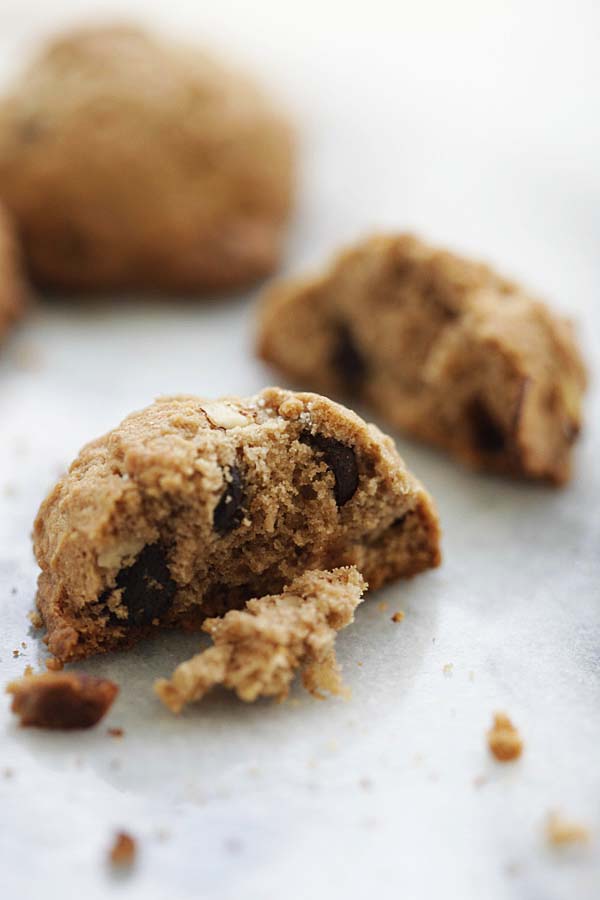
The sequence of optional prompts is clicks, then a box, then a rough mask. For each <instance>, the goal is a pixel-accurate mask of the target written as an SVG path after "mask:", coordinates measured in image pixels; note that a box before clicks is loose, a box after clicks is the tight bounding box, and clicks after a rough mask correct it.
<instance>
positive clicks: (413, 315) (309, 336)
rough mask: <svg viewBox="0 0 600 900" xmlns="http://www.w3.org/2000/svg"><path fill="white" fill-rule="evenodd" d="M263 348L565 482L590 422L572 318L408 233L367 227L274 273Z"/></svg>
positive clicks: (287, 369)
mask: <svg viewBox="0 0 600 900" xmlns="http://www.w3.org/2000/svg"><path fill="white" fill-rule="evenodd" d="M259 354H260V355H261V356H262V358H263V359H265V360H267V361H268V362H270V363H272V364H274V365H275V366H276V367H277V368H278V369H279V371H281V372H283V373H284V374H286V375H287V376H289V377H290V378H291V379H292V380H293V381H294V382H297V383H299V384H301V385H306V386H307V387H308V388H310V389H311V390H315V391H321V392H322V393H327V394H331V395H334V396H335V395H341V396H344V397H347V398H348V397H349V398H351V399H353V400H355V401H357V402H360V403H362V404H364V405H365V406H368V407H369V408H370V409H372V410H374V411H375V412H376V413H377V414H378V415H379V416H380V417H381V419H382V420H385V421H386V422H387V423H388V424H390V425H392V427H395V428H397V429H398V430H399V431H403V432H405V433H407V434H409V435H412V436H413V437H416V438H418V439H419V440H421V441H424V442H426V443H429V444H433V445H436V446H438V447H440V448H443V449H444V450H446V451H448V452H449V453H450V454H452V455H453V456H454V457H456V458H457V459H459V460H461V461H462V462H464V463H466V464H467V465H469V466H471V467H473V468H476V469H483V470H487V471H490V472H496V473H501V474H507V475H513V476H516V477H519V478H532V479H541V480H545V481H549V482H551V483H554V484H563V483H564V482H565V481H567V480H568V479H569V477H570V475H571V457H572V450H573V445H574V443H575V440H576V439H577V437H578V435H579V432H580V429H581V425H582V398H583V392H584V389H585V385H586V372H585V367H584V364H583V361H582V358H581V354H580V352H579V347H578V343H577V340H576V338H575V334H574V331H573V328H572V325H571V323H570V322H569V321H567V320H566V319H563V318H561V317H560V316H558V315H556V314H555V313H554V312H553V311H552V310H550V309H549V308H548V307H547V306H545V305H544V304H543V303H540V302H539V301H538V300H536V299H535V298H534V297H533V296H532V295H531V294H530V293H529V292H528V291H527V290H525V289H524V288H522V287H520V286H519V285H517V284H514V283H513V282H511V281H508V280H507V279H506V278H504V277H503V276H501V275H499V274H497V273H496V272H494V271H493V270H492V269H490V268H489V267H488V266H485V265H482V264H481V263H478V262H474V261H472V260H469V259H465V258H462V257H459V256H455V255H454V254H452V253H448V252H447V251H445V250H441V249H438V248H436V247H432V246H430V245H429V244H427V243H425V242H424V241H421V240H419V239H418V238H415V237H413V236H412V235H410V234H399V235H380V236H374V237H371V238H367V239H366V240H364V241H362V242H359V243H358V244H357V245H355V246H354V247H351V248H349V249H348V250H346V251H345V252H344V253H342V254H341V255H340V256H339V257H338V258H337V259H336V260H335V261H334V262H333V264H332V265H331V267H330V268H329V269H328V270H327V271H326V272H325V273H324V274H323V275H322V276H319V277H316V278H306V279H299V280H296V281H288V282H284V283H282V284H280V285H275V287H274V288H272V289H271V290H270V291H269V292H268V294H267V297H266V299H265V302H264V304H263V308H262V311H261V319H260V324H259Z"/></svg>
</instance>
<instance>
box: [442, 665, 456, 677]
mask: <svg viewBox="0 0 600 900" xmlns="http://www.w3.org/2000/svg"><path fill="white" fill-rule="evenodd" d="M453 670H454V663H446V665H445V666H444V667H443V668H442V672H443V673H444V675H445V676H446V678H452V672H453Z"/></svg>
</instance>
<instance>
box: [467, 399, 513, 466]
mask: <svg viewBox="0 0 600 900" xmlns="http://www.w3.org/2000/svg"><path fill="white" fill-rule="evenodd" d="M467 416H468V419H469V422H470V425H471V431H472V435H473V441H474V443H475V445H476V447H477V449H478V450H479V451H481V453H502V452H503V451H504V450H505V449H506V436H505V434H504V431H503V430H502V428H501V427H500V426H499V425H498V423H497V422H496V421H495V420H494V418H493V417H492V415H491V414H490V412H489V410H488V409H487V407H486V406H485V405H484V404H483V403H482V401H481V400H480V399H479V398H478V397H476V398H475V399H474V400H472V401H471V403H470V405H469V407H468V410H467Z"/></svg>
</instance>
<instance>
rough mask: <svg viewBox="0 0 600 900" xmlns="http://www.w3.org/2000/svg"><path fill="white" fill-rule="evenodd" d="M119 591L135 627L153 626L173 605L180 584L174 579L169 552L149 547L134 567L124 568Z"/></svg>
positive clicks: (118, 576) (154, 546)
mask: <svg viewBox="0 0 600 900" xmlns="http://www.w3.org/2000/svg"><path fill="white" fill-rule="evenodd" d="M117 588H119V589H121V590H122V591H123V593H122V595H121V597H122V600H123V603H124V604H125V606H126V607H127V609H128V610H129V622H130V624H132V625H150V624H151V622H152V621H153V619H158V618H160V616H162V615H163V614H164V613H165V612H166V611H167V610H168V609H169V607H170V606H171V603H172V602H173V598H174V596H175V591H176V590H177V585H176V584H175V582H174V581H173V579H172V578H171V574H170V572H169V567H168V566H167V560H166V556H165V552H164V550H163V549H162V547H161V546H160V545H159V544H148V545H147V546H146V547H144V549H143V550H142V552H141V553H140V555H139V556H138V558H137V559H136V561H135V562H134V563H133V565H132V566H129V568H128V569H121V571H120V572H119V574H118V575H117Z"/></svg>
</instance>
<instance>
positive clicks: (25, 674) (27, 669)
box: [23, 665, 33, 678]
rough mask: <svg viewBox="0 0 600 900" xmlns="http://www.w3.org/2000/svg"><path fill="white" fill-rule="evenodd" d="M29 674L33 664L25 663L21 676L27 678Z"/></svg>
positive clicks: (31, 673) (31, 672) (31, 671)
mask: <svg viewBox="0 0 600 900" xmlns="http://www.w3.org/2000/svg"><path fill="white" fill-rule="evenodd" d="M30 675H33V666H29V665H27V666H25V668H24V669H23V677H24V678H29V676H30Z"/></svg>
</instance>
